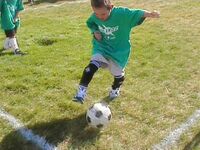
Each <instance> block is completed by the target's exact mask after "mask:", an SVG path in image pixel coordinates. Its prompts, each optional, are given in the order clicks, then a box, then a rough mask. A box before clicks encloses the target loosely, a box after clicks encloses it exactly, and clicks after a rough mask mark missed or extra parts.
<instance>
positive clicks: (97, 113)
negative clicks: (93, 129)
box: [95, 110, 103, 118]
mask: <svg viewBox="0 0 200 150" xmlns="http://www.w3.org/2000/svg"><path fill="white" fill-rule="evenodd" d="M102 115H103V113H102V112H101V111H100V110H99V111H96V114H95V116H96V117H97V118H100V117H101V116H102Z"/></svg>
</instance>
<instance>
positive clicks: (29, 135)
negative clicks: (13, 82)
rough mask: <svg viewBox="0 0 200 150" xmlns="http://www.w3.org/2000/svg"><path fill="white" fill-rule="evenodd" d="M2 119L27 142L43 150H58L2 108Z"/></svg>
mask: <svg viewBox="0 0 200 150" xmlns="http://www.w3.org/2000/svg"><path fill="white" fill-rule="evenodd" d="M0 118H3V119H5V120H7V121H8V123H9V124H10V125H11V126H12V127H13V128H14V129H15V130H16V131H17V132H19V133H20V134H21V135H22V137H24V138H25V139H26V140H28V141H31V142H33V143H34V144H36V145H37V146H38V147H40V148H41V149H42V150H56V149H57V148H56V147H55V146H54V145H52V144H49V143H48V142H47V141H46V140H45V139H44V138H43V137H40V136H38V135H35V134H33V132H32V131H31V130H29V129H27V128H26V127H25V126H24V125H23V123H21V122H20V121H19V120H18V119H16V118H15V117H14V116H12V115H10V114H8V113H7V112H6V111H4V110H3V109H1V108H0Z"/></svg>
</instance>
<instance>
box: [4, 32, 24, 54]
mask: <svg viewBox="0 0 200 150" xmlns="http://www.w3.org/2000/svg"><path fill="white" fill-rule="evenodd" d="M5 34H6V42H7V43H5V45H6V44H7V45H8V47H9V48H12V49H13V52H14V54H15V55H23V53H22V52H21V51H20V49H19V45H18V42H17V38H16V37H15V34H16V29H12V30H5ZM5 48H7V47H5Z"/></svg>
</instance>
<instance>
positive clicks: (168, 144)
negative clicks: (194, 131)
mask: <svg viewBox="0 0 200 150" xmlns="http://www.w3.org/2000/svg"><path fill="white" fill-rule="evenodd" d="M199 120H200V109H199V110H196V111H195V112H194V114H193V115H191V116H190V117H189V118H188V119H187V121H186V122H185V123H183V124H181V125H180V126H179V127H178V128H177V129H175V130H174V131H172V132H170V133H169V135H168V136H167V137H166V138H164V139H163V140H162V141H161V143H159V144H156V145H154V146H153V148H152V149H153V150H169V149H171V148H172V146H173V145H175V144H176V142H177V141H178V140H179V139H180V136H181V135H182V134H183V133H185V132H186V131H187V130H188V129H190V128H191V127H192V126H193V125H194V124H196V123H197V122H198V121H199Z"/></svg>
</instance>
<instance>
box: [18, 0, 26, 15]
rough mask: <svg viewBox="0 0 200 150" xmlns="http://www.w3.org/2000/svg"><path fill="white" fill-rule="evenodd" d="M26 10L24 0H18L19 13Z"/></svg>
mask: <svg viewBox="0 0 200 150" xmlns="http://www.w3.org/2000/svg"><path fill="white" fill-rule="evenodd" d="M22 10H24V6H23V2H22V0H18V2H17V12H19V11H22Z"/></svg>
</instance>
